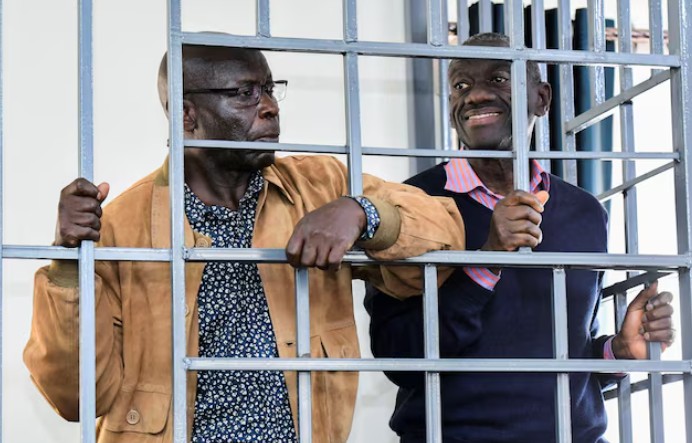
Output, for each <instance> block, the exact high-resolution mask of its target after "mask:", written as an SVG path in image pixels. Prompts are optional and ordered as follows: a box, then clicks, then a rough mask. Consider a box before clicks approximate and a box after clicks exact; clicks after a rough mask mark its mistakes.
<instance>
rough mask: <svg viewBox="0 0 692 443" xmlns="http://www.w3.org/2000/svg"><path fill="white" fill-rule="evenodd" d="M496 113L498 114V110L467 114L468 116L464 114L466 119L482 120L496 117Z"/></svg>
mask: <svg viewBox="0 0 692 443" xmlns="http://www.w3.org/2000/svg"><path fill="white" fill-rule="evenodd" d="M498 115H500V113H499V112H484V113H482V114H474V115H468V116H466V120H470V121H473V120H483V119H486V118H491V117H496V116H498Z"/></svg>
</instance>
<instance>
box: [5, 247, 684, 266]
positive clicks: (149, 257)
mask: <svg viewBox="0 0 692 443" xmlns="http://www.w3.org/2000/svg"><path fill="white" fill-rule="evenodd" d="M3 254H4V255H3V258H5V259H65V260H75V259H77V251H75V250H73V249H67V248H59V247H55V246H12V245H6V246H4V247H3ZM94 254H95V259H96V260H115V261H150V262H158V261H170V260H171V257H172V255H171V252H170V250H168V249H146V248H96V249H95V252H94ZM184 257H185V259H187V260H188V261H224V260H233V261H242V262H257V263H285V262H286V252H285V251H284V250H283V249H231V248H193V249H186V250H185V251H184ZM344 263H351V264H352V265H356V266H358V265H367V264H373V263H376V261H375V260H373V259H371V258H368V257H367V256H366V255H365V254H364V253H362V252H355V251H352V252H349V253H347V254H346V256H345V257H344ZM386 263H387V264H390V265H393V264H400V265H411V264H425V263H435V264H445V265H454V264H457V265H506V266H523V267H536V268H552V267H554V266H564V267H570V268H572V267H574V268H584V269H590V268H598V269H641V270H644V269H652V270H658V269H671V270H676V269H678V268H687V267H689V266H690V265H691V264H692V257H690V255H631V254H630V255H627V254H603V253H555V252H534V253H533V254H532V256H531V262H530V263H527V262H526V257H523V256H521V255H519V254H517V253H514V252H486V251H438V252H429V253H427V254H424V255H420V256H418V257H413V258H408V259H404V260H398V261H390V262H386Z"/></svg>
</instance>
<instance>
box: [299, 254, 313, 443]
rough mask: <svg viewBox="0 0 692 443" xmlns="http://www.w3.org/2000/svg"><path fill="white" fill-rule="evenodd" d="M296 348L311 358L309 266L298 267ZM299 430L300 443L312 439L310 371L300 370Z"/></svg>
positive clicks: (300, 355) (306, 442)
mask: <svg viewBox="0 0 692 443" xmlns="http://www.w3.org/2000/svg"><path fill="white" fill-rule="evenodd" d="M296 349H297V352H298V357H299V358H310V293H309V280H308V270H307V268H299V269H296ZM298 432H299V436H300V443H310V442H311V441H312V396H311V380H310V372H309V371H300V372H298Z"/></svg>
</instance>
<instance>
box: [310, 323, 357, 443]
mask: <svg viewBox="0 0 692 443" xmlns="http://www.w3.org/2000/svg"><path fill="white" fill-rule="evenodd" d="M319 339H320V344H321V346H322V349H321V351H322V353H323V356H324V357H327V358H358V357H359V356H360V352H359V350H358V338H357V335H356V326H355V325H354V324H352V325H350V326H346V327H342V328H338V329H333V330H331V331H325V332H322V333H321V334H320V336H319ZM312 379H313V383H314V384H315V386H314V387H313V389H314V390H313V392H314V393H315V394H317V395H318V396H320V397H321V402H319V401H318V402H316V403H317V404H318V405H320V406H321V407H322V412H323V414H324V415H325V416H323V417H315V414H314V409H313V419H315V418H318V419H319V418H321V419H322V420H324V421H323V423H327V424H328V425H327V426H328V429H327V432H326V434H327V436H328V437H327V439H326V441H329V442H334V443H342V442H345V441H346V439H347V438H348V434H349V432H350V430H351V423H352V420H353V410H354V408H355V402H356V392H357V390H358V373H357V372H337V371H318V372H313V378H312ZM318 415H319V414H318Z"/></svg>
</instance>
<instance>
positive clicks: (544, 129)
mask: <svg viewBox="0 0 692 443" xmlns="http://www.w3.org/2000/svg"><path fill="white" fill-rule="evenodd" d="M545 32H546V31H545V5H544V3H543V0H534V1H533V2H532V3H531V39H532V47H533V48H534V49H546V37H545ZM538 70H539V71H540V73H541V81H546V80H547V78H548V70H547V68H546V64H545V63H539V64H538ZM535 146H536V151H538V152H545V151H549V150H550V122H549V120H548V115H547V114H546V115H545V116H544V117H542V118H539V119H538V121H537V122H536V143H535ZM539 162H540V164H541V166H542V167H543V169H545V170H546V171H548V172H550V161H549V160H546V159H541V160H539Z"/></svg>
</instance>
